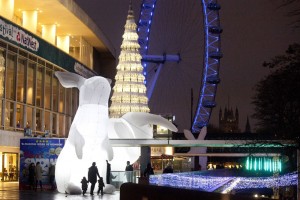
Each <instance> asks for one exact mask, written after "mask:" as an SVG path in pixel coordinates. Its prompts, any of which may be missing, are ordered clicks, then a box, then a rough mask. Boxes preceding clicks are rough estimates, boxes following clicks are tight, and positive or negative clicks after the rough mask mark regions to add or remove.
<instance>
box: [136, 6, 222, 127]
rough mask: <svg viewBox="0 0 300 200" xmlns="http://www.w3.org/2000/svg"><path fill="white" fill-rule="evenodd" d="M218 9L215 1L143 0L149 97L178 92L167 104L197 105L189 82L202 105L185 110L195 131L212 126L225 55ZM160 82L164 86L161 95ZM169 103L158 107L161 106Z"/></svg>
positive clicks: (142, 40)
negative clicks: (223, 55)
mask: <svg viewBox="0 0 300 200" xmlns="http://www.w3.org/2000/svg"><path fill="white" fill-rule="evenodd" d="M174 6H175V7H176V9H174ZM201 8H202V10H201ZM220 8H221V6H220V5H219V4H218V3H217V1H216V0H199V1H197V0H185V1H182V0H172V1H160V0H143V1H142V4H141V12H140V17H139V21H138V34H139V44H140V46H141V50H140V51H141V54H142V57H143V59H142V65H143V67H144V75H145V77H146V85H147V92H148V94H147V95H148V98H149V99H150V102H151V99H152V98H154V97H153V95H156V97H155V98H156V99H160V97H162V96H163V95H166V97H167V96H168V97H169V96H170V95H172V94H174V93H176V96H173V97H170V99H169V100H168V102H170V103H169V104H170V105H173V104H175V107H172V108H168V109H169V110H172V112H173V110H175V112H178V113H180V112H184V110H189V108H188V106H187V105H190V106H191V107H192V106H193V103H191V102H192V101H191V102H190V101H189V100H190V99H191V98H189V97H192V96H191V95H190V94H191V93H192V92H191V90H190V89H189V87H190V88H194V89H195V90H197V92H196V95H197V96H196V98H198V99H197V100H198V104H197V105H196V107H195V108H194V109H191V112H190V113H193V114H192V116H188V115H187V114H185V116H183V119H182V120H187V119H186V118H189V119H191V118H192V119H191V120H190V121H191V122H190V123H189V124H190V126H191V129H192V131H193V132H199V131H200V130H201V128H202V127H203V126H207V125H208V123H209V119H210V115H211V112H212V109H213V108H214V107H215V106H216V102H215V95H216V90H217V85H218V83H219V82H220V78H219V67H220V59H221V58H222V53H221V51H220V46H221V43H220V34H221V33H222V28H221V27H220V19H219V10H220ZM174 11H176V13H174ZM164 21H165V23H164ZM200 31H201V33H202V34H203V35H200V34H199V32H200ZM165 33H168V35H166V36H165ZM198 34H199V35H198ZM154 41H155V42H154ZM201 70H202V71H201ZM161 77H164V78H161ZM200 80H201V81H200ZM156 85H159V86H158V87H159V88H162V89H161V92H157V94H155V92H156V91H157V90H158V87H157V86H156ZM164 87H166V88H164ZM199 88H200V90H199ZM179 98H182V100H179ZM161 99H163V98H161ZM156 102H158V100H156ZM168 102H165V103H164V105H163V106H162V107H160V108H158V109H157V110H163V109H164V108H165V107H166V105H168ZM153 104H154V103H153ZM176 104H177V107H176ZM155 106H158V103H155V105H154V106H153V107H155ZM150 108H151V107H150ZM151 109H152V108H151ZM176 109H177V111H176ZM180 109H181V110H180ZM167 112H168V110H167ZM185 128H189V127H185Z"/></svg>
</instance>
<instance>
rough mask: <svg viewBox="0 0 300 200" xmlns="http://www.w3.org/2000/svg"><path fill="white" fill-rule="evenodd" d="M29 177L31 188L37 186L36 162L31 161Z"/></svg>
mask: <svg viewBox="0 0 300 200" xmlns="http://www.w3.org/2000/svg"><path fill="white" fill-rule="evenodd" d="M28 178H29V185H30V189H32V190H33V189H34V188H35V165H34V163H30V165H29V168H28Z"/></svg>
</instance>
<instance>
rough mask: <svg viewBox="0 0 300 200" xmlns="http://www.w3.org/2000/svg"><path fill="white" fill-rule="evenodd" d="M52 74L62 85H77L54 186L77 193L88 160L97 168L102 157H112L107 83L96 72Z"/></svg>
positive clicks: (102, 162) (59, 189)
mask: <svg viewBox="0 0 300 200" xmlns="http://www.w3.org/2000/svg"><path fill="white" fill-rule="evenodd" d="M55 75H56V76H57V77H58V79H59V81H60V83H61V84H62V85H63V86H64V87H66V88H71V87H77V88H78V89H79V107H78V110H77V112H76V115H75V117H74V120H73V122H72V125H71V128H70V132H69V136H68V139H67V140H66V143H65V146H64V148H63V149H62V151H61V153H60V155H59V157H58V159H57V162H56V170H55V178H56V183H57V189H58V191H59V192H61V193H65V192H67V193H69V194H77V193H79V194H80V193H81V187H80V180H81V179H82V177H83V176H85V177H87V172H88V168H89V167H90V166H91V165H92V162H96V164H97V166H98V169H99V171H101V168H103V167H104V166H105V165H104V162H105V160H111V159H112V158H113V150H112V147H111V145H110V143H109V140H108V137H107V130H106V124H107V122H108V99H109V95H110V90H111V87H110V83H109V82H108V80H107V79H106V78H103V77H99V76H97V77H92V78H89V79H85V78H83V77H81V76H79V75H77V74H74V73H70V72H56V73H55Z"/></svg>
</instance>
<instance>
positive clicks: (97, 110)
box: [55, 72, 177, 194]
mask: <svg viewBox="0 0 300 200" xmlns="http://www.w3.org/2000/svg"><path fill="white" fill-rule="evenodd" d="M55 75H56V76H57V77H58V79H59V81H60V83H61V84H62V85H63V86H64V87H66V88H71V87H77V88H78V89H79V107H78V110H77V112H76V115H75V117H74V120H73V122H72V125H71V128H70V132H69V136H68V139H67V140H66V143H65V146H64V148H63V149H62V151H61V153H60V155H59V157H58V159H57V162H56V171H55V176H56V183H57V189H58V191H59V192H61V193H65V192H67V193H69V194H80V193H81V187H80V180H81V179H82V177H83V176H87V172H88V168H89V167H90V166H91V164H92V162H96V164H97V166H98V169H99V172H100V173H101V172H103V173H102V174H101V175H102V176H103V177H105V174H106V170H105V169H106V168H105V166H106V162H105V160H112V159H113V157H114V152H113V149H112V147H111V145H110V142H109V139H108V135H110V136H111V137H112V138H151V137H152V132H151V130H152V128H151V126H150V124H160V125H163V126H165V127H166V128H168V129H170V130H172V131H177V128H176V127H175V126H174V125H173V124H172V123H171V122H169V121H168V120H166V119H164V118H162V117H161V116H158V115H153V114H149V113H127V114H125V115H124V116H123V117H122V118H120V119H109V117H108V100H109V95H110V91H111V86H110V83H109V81H108V80H107V79H106V78H103V77H100V76H96V77H92V78H89V79H85V78H83V77H81V76H79V75H77V74H74V73H70V72H56V73H55ZM107 127H109V128H107ZM116 151H117V150H116ZM117 153H120V154H121V155H117V156H116V158H115V159H114V160H116V159H121V158H122V159H124V158H125V159H126V160H129V161H135V160H136V159H137V158H138V156H139V155H136V154H137V153H139V152H138V151H137V150H133V151H132V150H129V151H122V152H117ZM122 165H123V167H124V168H125V162H124V163H122Z"/></svg>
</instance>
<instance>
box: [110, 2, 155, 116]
mask: <svg viewBox="0 0 300 200" xmlns="http://www.w3.org/2000/svg"><path fill="white" fill-rule="evenodd" d="M136 27H137V25H136V24H135V21H134V16H133V10H132V5H131V2H130V5H129V10H128V16H127V20H126V24H125V31H124V34H123V42H122V45H121V53H120V56H119V64H118V65H117V74H116V76H115V80H116V83H115V86H114V87H113V95H112V97H111V101H112V104H111V106H110V109H109V111H110V117H113V118H119V117H121V116H122V115H124V114H125V113H128V112H150V109H149V107H148V98H147V95H146V86H145V84H144V80H145V77H144V75H143V66H142V64H141V59H142V56H141V54H140V52H139V49H140V45H139V43H138V34H137V32H136Z"/></svg>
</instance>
